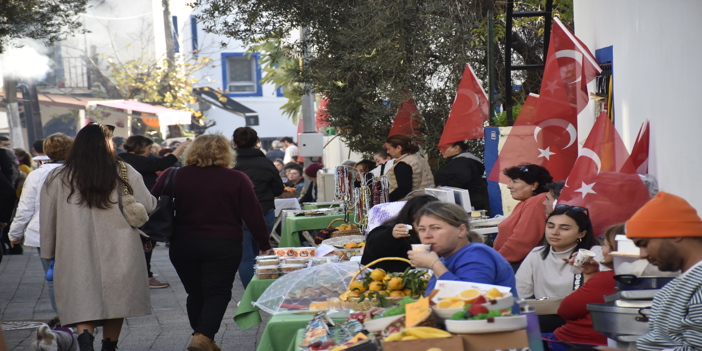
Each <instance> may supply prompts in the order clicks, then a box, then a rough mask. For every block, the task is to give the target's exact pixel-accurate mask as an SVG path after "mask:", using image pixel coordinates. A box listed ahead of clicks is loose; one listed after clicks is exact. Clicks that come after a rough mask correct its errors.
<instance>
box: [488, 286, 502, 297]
mask: <svg viewBox="0 0 702 351" xmlns="http://www.w3.org/2000/svg"><path fill="white" fill-rule="evenodd" d="M485 297H487V298H488V300H497V299H499V298H501V297H502V293H501V292H500V291H499V290H497V288H492V289H490V290H488V292H486V293H485Z"/></svg>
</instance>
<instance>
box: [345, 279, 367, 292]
mask: <svg viewBox="0 0 702 351" xmlns="http://www.w3.org/2000/svg"><path fill="white" fill-rule="evenodd" d="M349 290H352V291H358V292H364V291H366V290H368V287H366V286H363V282H362V281H360V280H354V281H352V282H351V284H349Z"/></svg>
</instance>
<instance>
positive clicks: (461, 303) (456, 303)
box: [448, 301, 466, 308]
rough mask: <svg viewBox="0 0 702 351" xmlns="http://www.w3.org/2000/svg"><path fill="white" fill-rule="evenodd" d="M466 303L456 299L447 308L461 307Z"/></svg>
mask: <svg viewBox="0 0 702 351" xmlns="http://www.w3.org/2000/svg"><path fill="white" fill-rule="evenodd" d="M465 305H466V303H465V302H464V301H456V302H454V303H452V304H451V305H450V306H449V307H448V308H463V307H465Z"/></svg>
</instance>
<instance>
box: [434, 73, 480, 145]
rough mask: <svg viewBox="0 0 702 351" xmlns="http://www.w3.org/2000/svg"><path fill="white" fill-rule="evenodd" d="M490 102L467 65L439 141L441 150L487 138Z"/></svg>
mask: <svg viewBox="0 0 702 351" xmlns="http://www.w3.org/2000/svg"><path fill="white" fill-rule="evenodd" d="M489 112H490V102H489V101H488V98H487V95H486V94H485V91H484V90H483V87H481V86H480V83H479V82H478V79H477V78H476V77H475V72H473V69H472V68H471V67H470V65H466V67H465V69H464V70H463V77H462V78H461V82H460V83H459V84H458V91H457V92H456V99H455V100H454V101H453V105H452V106H451V113H450V114H449V117H448V119H447V120H446V125H445V126H444V131H443V133H442V134H441V140H439V150H441V151H442V152H443V151H445V150H446V149H447V148H448V147H449V146H451V144H453V143H455V142H457V141H464V140H470V139H478V138H484V137H485V128H484V124H485V122H486V121H487V120H488V118H489Z"/></svg>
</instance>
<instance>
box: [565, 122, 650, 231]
mask: <svg viewBox="0 0 702 351" xmlns="http://www.w3.org/2000/svg"><path fill="white" fill-rule="evenodd" d="M650 199H651V198H650V195H649V193H648V189H646V186H645V185H644V184H643V182H642V181H641V178H640V177H639V175H638V173H636V168H634V165H633V164H632V163H631V161H630V160H629V152H628V151H627V150H626V147H625V146H624V142H623V141H622V139H621V137H620V136H619V133H618V132H617V130H616V128H614V125H613V124H612V122H611V121H610V120H609V118H608V117H607V114H606V113H602V114H601V115H600V117H598V118H597V121H595V125H594V126H593V127H592V130H591V131H590V134H589V135H588V137H587V140H585V145H583V148H582V149H581V150H580V156H578V159H577V160H576V161H575V165H574V166H573V170H572V171H571V172H570V175H569V176H568V179H567V180H566V185H565V187H564V188H563V190H562V191H561V195H560V196H559V198H558V203H559V204H567V205H573V206H582V207H587V208H588V210H589V215H590V220H591V221H592V226H593V230H594V234H595V235H596V236H601V235H603V234H604V231H605V230H606V229H607V228H609V227H610V226H612V225H614V224H617V223H621V222H624V221H626V220H628V219H629V218H630V217H631V216H632V215H633V214H634V212H636V211H637V210H638V209H639V208H641V206H643V205H644V204H645V203H646V202H647V201H648V200H650Z"/></svg>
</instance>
